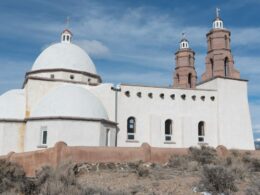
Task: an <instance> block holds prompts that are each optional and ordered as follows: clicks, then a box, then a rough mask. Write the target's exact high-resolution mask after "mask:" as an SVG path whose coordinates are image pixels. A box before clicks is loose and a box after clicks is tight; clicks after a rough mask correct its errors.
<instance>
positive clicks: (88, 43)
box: [75, 40, 110, 58]
mask: <svg viewBox="0 0 260 195" xmlns="http://www.w3.org/2000/svg"><path fill="white" fill-rule="evenodd" d="M75 43H76V44H78V45H79V46H80V47H81V48H83V49H84V50H85V51H86V52H87V53H88V54H89V55H90V56H92V57H96V58H102V57H106V56H108V55H109V53H110V51H109V49H108V47H107V46H105V45H104V44H103V43H102V42H100V41H97V40H77V41H75Z"/></svg>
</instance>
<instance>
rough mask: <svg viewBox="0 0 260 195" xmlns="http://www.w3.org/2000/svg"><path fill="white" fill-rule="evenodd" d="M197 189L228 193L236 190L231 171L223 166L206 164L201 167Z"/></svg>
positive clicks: (214, 192)
mask: <svg viewBox="0 0 260 195" xmlns="http://www.w3.org/2000/svg"><path fill="white" fill-rule="evenodd" d="M199 189H200V190H201V191H207V192H211V193H212V194H219V193H225V194H230V193H231V192H235V191H237V187H236V185H235V178H234V176H233V174H232V172H231V171H230V170H228V169H227V168H225V167H224V166H219V165H206V166H204V167H203V174H202V178H201V181H200V183H199Z"/></svg>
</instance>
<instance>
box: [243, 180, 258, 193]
mask: <svg viewBox="0 0 260 195" xmlns="http://www.w3.org/2000/svg"><path fill="white" fill-rule="evenodd" d="M259 194H260V178H258V179H257V180H255V181H253V182H252V183H251V185H250V186H249V187H248V188H247V190H246V195H259Z"/></svg>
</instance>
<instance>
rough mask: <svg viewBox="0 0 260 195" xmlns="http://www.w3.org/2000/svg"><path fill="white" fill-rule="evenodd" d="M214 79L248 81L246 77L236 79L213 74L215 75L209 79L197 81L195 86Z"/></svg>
mask: <svg viewBox="0 0 260 195" xmlns="http://www.w3.org/2000/svg"><path fill="white" fill-rule="evenodd" d="M215 79H227V80H235V81H243V82H248V80H247V79H236V78H230V77H222V76H215V77H213V78H210V79H207V80H205V81H201V82H199V83H197V84H196V86H198V85H201V84H204V83H207V82H209V81H213V80H215Z"/></svg>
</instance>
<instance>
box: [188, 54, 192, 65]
mask: <svg viewBox="0 0 260 195" xmlns="http://www.w3.org/2000/svg"><path fill="white" fill-rule="evenodd" d="M189 65H190V66H191V65H192V57H191V55H189Z"/></svg>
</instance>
